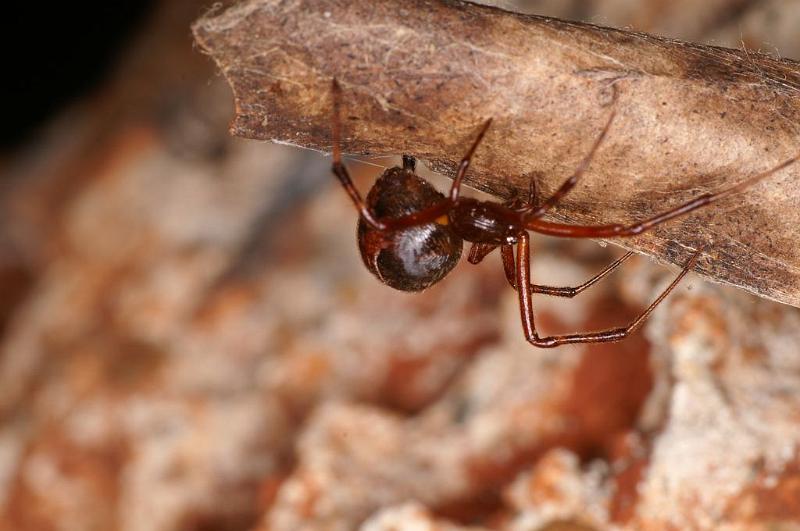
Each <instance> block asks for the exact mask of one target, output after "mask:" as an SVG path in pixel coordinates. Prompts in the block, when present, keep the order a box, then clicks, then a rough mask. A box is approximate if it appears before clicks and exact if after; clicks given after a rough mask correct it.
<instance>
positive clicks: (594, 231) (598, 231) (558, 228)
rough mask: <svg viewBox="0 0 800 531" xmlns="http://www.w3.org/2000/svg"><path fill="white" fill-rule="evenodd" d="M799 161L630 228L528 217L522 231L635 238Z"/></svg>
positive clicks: (785, 163)
mask: <svg viewBox="0 0 800 531" xmlns="http://www.w3.org/2000/svg"><path fill="white" fill-rule="evenodd" d="M798 160H800V155H798V156H796V157H794V158H791V159H789V160H786V161H784V162H782V163H780V164H778V165H777V166H775V167H774V168H771V169H769V170H767V171H765V172H762V173H759V174H757V175H754V176H752V177H750V178H748V179H745V180H744V181H742V182H740V183H738V184H735V185H733V186H730V187H728V188H725V189H723V190H721V191H719V192H716V193H713V194H703V195H701V196H698V197H696V198H694V199H692V200H691V201H688V202H686V203H684V204H682V205H680V206H677V207H675V208H673V209H671V210H667V211H666V212H662V213H661V214H658V215H656V216H653V217H651V218H649V219H646V220H644V221H640V222H638V223H634V224H632V225H623V224H621V223H615V224H611V225H566V224H562V223H550V222H547V221H543V220H541V219H530V218H529V219H527V220H526V222H525V228H526V229H528V230H532V231H535V232H539V233H541V234H547V235H550V236H559V237H561V238H612V237H615V236H635V235H637V234H641V233H643V232H645V231H647V230H650V229H652V228H653V227H655V226H656V225H660V224H662V223H664V222H666V221H669V220H671V219H674V218H677V217H679V216H683V215H686V214H688V213H689V212H692V211H694V210H697V209H698V208H701V207H704V206H706V205H709V204H711V203H714V202H715V201H719V200H720V199H723V198H725V197H728V196H729V195H732V194H735V193H738V192H741V191H743V190H745V189H746V188H748V187H750V186H752V185H754V184H756V183H757V182H759V181H761V180H762V179H766V178H767V177H769V176H771V175H773V174H774V173H777V172H778V171H780V170H782V169H784V168H786V167H788V166H791V165H792V164H794V163H795V162H797V161H798Z"/></svg>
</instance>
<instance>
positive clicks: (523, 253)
mask: <svg viewBox="0 0 800 531" xmlns="http://www.w3.org/2000/svg"><path fill="white" fill-rule="evenodd" d="M701 252H702V251H698V252H696V253H695V254H694V255H693V256H692V258H691V259H690V260H689V262H687V264H686V265H685V266H684V268H683V270H682V271H681V272H680V274H679V275H678V276H677V277H676V278H675V280H673V281H672V283H671V284H670V285H669V286H667V289H665V290H664V291H663V292H662V293H661V295H659V296H658V298H657V299H656V300H655V301H653V302H652V303H651V304H650V306H648V307H647V309H645V311H643V312H642V313H641V314H640V315H639V317H637V318H636V319H635V320H634V321H633V322H631V323H630V324H629V325H628V326H625V327H621V328H611V329H609V330H602V331H599V332H588V333H583V334H565V335H558V336H548V337H540V336H539V334H538V333H537V331H536V325H535V322H534V316H533V304H532V295H533V287H532V285H531V263H530V237H529V236H528V233H527V232H524V233H522V234H520V237H519V239H518V241H517V257H516V264H515V265H516V274H515V282H516V285H517V286H525V288H524V289H518V290H517V293H518V294H519V309H520V317H521V318H522V328H523V330H524V332H525V339H527V340H528V342H529V343H530V344H532V345H534V346H536V347H542V348H552V347H557V346H559V345H566V344H572V343H607V342H611V341H620V340H621V339H624V338H626V337H627V336H628V335H629V334H630V333H631V332H633V331H634V330H636V329H637V328H639V326H641V325H642V323H643V322H644V321H645V319H647V318H648V317H649V316H650V314H651V313H653V310H655V308H656V306H658V305H659V303H661V301H663V300H664V299H665V298H666V297H667V295H669V294H670V292H671V291H672V290H673V289H675V286H677V285H678V283H679V282H680V281H681V279H682V278H683V277H684V276H686V273H688V272H689V270H690V269H691V268H692V267H693V266H694V264H695V263H696V262H697V259H698V258H699V257H700V253H701Z"/></svg>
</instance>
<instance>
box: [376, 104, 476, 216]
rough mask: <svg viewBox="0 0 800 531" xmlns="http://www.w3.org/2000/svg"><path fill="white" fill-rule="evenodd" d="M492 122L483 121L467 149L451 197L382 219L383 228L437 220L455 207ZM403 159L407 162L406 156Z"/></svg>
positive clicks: (454, 180) (459, 166) (451, 190)
mask: <svg viewBox="0 0 800 531" xmlns="http://www.w3.org/2000/svg"><path fill="white" fill-rule="evenodd" d="M491 123H492V119H491V118H489V119H488V120H486V121H485V122H484V123H483V126H481V129H480V131H478V136H477V137H476V138H475V141H474V142H473V143H472V146H470V148H469V151H467V154H466V155H464V158H463V159H461V163H460V164H459V165H458V172H457V173H456V177H455V179H453V186H452V187H451V188H450V195H449V197H447V198H445V199H443V200H442V201H441V202H439V203H437V204H435V205H433V206H430V207H428V208H426V209H424V210H420V211H418V212H413V213H411V214H407V215H405V216H402V217H399V218H395V219H382V220H380V223H381V224H382V225H383V227H382V229H383V230H400V229H405V228H408V227H413V226H416V225H424V224H425V223H431V222H433V221H436V220H437V219H438V218H440V217H441V216H444V215H447V213H448V212H449V211H450V209H451V208H453V205H454V204H455V202H456V201H458V195H459V192H460V191H461V182H462V181H463V180H464V175H465V174H466V173H467V168H469V164H470V161H471V160H472V155H473V154H474V153H475V150H476V149H478V144H480V142H481V140H483V136H484V135H485V134H486V130H487V129H489V126H490V125H491ZM403 160H404V164H405V158H404V159H403Z"/></svg>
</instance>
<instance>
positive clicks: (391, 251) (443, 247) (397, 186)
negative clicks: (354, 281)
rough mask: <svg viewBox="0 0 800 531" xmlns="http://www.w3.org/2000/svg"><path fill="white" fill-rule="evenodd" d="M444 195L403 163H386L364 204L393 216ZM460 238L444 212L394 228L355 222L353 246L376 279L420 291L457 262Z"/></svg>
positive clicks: (377, 212) (377, 213) (383, 215)
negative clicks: (429, 219) (392, 165)
mask: <svg viewBox="0 0 800 531" xmlns="http://www.w3.org/2000/svg"><path fill="white" fill-rule="evenodd" d="M443 199H444V196H443V195H442V194H441V193H439V192H438V191H436V189H435V188H433V187H432V186H431V185H430V184H429V183H428V182H426V181H425V180H424V179H422V178H420V177H418V176H417V175H415V174H414V173H413V172H411V171H408V170H405V169H403V168H391V169H388V170H386V172H385V173H384V174H383V175H381V177H380V178H379V179H378V180H377V181H375V184H374V185H373V186H372V189H371V190H370V192H369V194H368V195H367V205H368V206H369V208H370V211H371V212H373V214H374V215H375V216H376V217H378V218H379V219H380V218H398V217H401V216H404V215H407V214H410V213H412V212H418V211H420V210H423V209H425V208H427V207H430V206H433V205H435V204H437V203H440V202H441V201H442V200H443ZM462 246H463V243H462V240H461V238H460V237H459V236H458V235H457V234H456V233H455V231H453V229H452V227H450V225H449V220H448V218H447V217H446V216H443V217H442V219H440V220H437V221H434V222H430V223H425V224H422V225H417V226H413V227H408V228H405V229H399V230H394V231H380V230H376V229H374V228H372V227H371V226H370V225H369V224H368V223H366V222H365V221H364V220H363V219H360V220H359V222H358V247H359V250H360V251H361V258H362V259H363V260H364V264H365V265H366V266H367V269H369V270H370V271H371V272H372V273H373V274H374V275H375V276H376V277H378V279H379V280H380V281H381V282H383V283H384V284H387V285H388V286H391V287H393V288H395V289H399V290H402V291H421V290H423V289H425V288H427V287H428V286H430V285H432V284H435V283H436V282H438V281H439V280H441V279H442V278H443V277H444V276H445V275H447V273H449V272H450V270H451V269H453V267H454V266H455V265H456V263H458V260H459V258H460V257H461V249H462Z"/></svg>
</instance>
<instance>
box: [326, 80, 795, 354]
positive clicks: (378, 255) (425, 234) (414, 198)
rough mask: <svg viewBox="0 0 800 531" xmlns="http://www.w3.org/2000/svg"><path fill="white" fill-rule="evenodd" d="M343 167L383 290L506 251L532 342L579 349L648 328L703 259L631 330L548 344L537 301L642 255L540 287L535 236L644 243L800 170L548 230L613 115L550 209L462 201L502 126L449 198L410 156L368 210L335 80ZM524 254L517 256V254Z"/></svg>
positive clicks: (381, 182)
mask: <svg viewBox="0 0 800 531" xmlns="http://www.w3.org/2000/svg"><path fill="white" fill-rule="evenodd" d="M332 98H333V131H332V133H333V165H332V170H333V173H334V175H335V176H336V177H337V178H338V179H339V181H340V182H341V184H342V186H343V187H344V189H345V190H346V192H347V194H348V195H349V196H350V199H351V200H352V201H353V204H354V205H355V207H356V209H357V210H358V212H359V221H358V232H357V237H358V245H359V249H360V251H361V257H362V259H363V261H364V264H365V265H366V267H367V269H369V271H370V272H372V273H373V274H374V275H375V276H376V277H377V278H378V279H379V280H380V281H381V282H383V283H384V284H387V285H389V286H391V287H392V288H395V289H398V290H402V291H421V290H423V289H425V288H427V287H429V286H431V285H432V284H435V283H436V282H438V281H440V280H441V279H442V278H444V277H445V276H446V275H447V273H449V272H450V270H451V269H452V268H453V267H454V266H455V265H456V263H457V262H458V260H459V259H460V257H461V252H462V246H463V242H464V241H467V242H470V243H472V246H471V248H470V251H469V257H468V261H469V262H470V263H471V264H477V263H479V262H480V261H481V260H483V258H485V257H486V256H487V255H488V254H489V253H490V252H492V251H493V250H494V249H496V248H497V247H500V254H501V258H502V262H503V269H504V270H505V276H506V278H507V280H508V282H509V284H511V287H512V288H514V289H515V290H516V291H517V292H518V297H519V309H520V317H521V319H522V328H523V331H524V333H525V338H526V339H527V340H528V342H529V343H530V344H532V345H533V346H536V347H542V348H551V347H557V346H559V345H565V344H572V343H601V342H610V341H619V340H622V339H624V338H625V337H627V336H628V335H629V334H631V332H633V331H634V330H636V329H637V328H639V327H640V326H641V325H642V323H643V322H644V321H645V319H647V317H648V316H649V315H650V314H651V313H652V312H653V310H654V309H655V308H656V306H658V304H659V303H660V302H661V301H663V300H664V299H665V298H666V297H667V295H669V293H670V292H671V291H672V290H673V289H674V288H675V286H677V285H678V283H679V282H680V281H681V279H682V278H683V277H684V276H685V275H686V274H687V273H688V272H689V271H690V270H691V268H692V267H693V266H694V265H695V263H696V262H697V259H698V258H699V256H700V254H701V253H702V249H700V250H699V251H696V252H695V253H694V254H693V255H692V257H691V258H690V259H689V260H688V261H687V263H686V264H685V265H684V267H683V269H682V270H681V272H680V274H678V276H677V277H676V278H675V279H674V280H673V281H672V283H670V285H669V286H667V288H666V289H665V290H664V291H663V292H662V293H661V294H660V295H659V296H658V297H657V298H656V299H655V300H654V301H653V302H652V303H651V304H650V306H648V307H647V308H646V309H645V310H644V311H643V312H642V313H641V314H640V315H639V316H638V317H637V318H636V319H634V320H633V322H631V323H630V324H628V325H627V326H624V327H620V328H612V329H608V330H602V331H598V332H587V333H576V334H565V335H555V336H546V337H542V336H540V335H539V333H538V332H537V331H536V325H535V321H534V314H533V305H532V303H531V298H532V295H533V294H534V293H542V294H545V295H552V296H555V297H569V298H571V297H574V296H575V295H577V294H578V293H580V292H582V291H583V290H585V289H586V288H588V287H590V286H592V285H594V284H595V283H597V282H598V281H599V280H601V279H602V278H603V277H605V276H606V275H608V274H609V273H611V272H612V271H613V270H614V269H616V268H617V267H619V266H620V265H621V264H622V263H623V262H624V261H625V260H627V259H628V258H630V256H631V255H632V254H633V253H632V252H629V253H627V254H625V255H624V256H622V257H621V258H619V259H618V260H616V261H615V262H613V263H612V264H611V265H609V266H608V267H606V268H605V269H603V270H602V271H601V272H600V273H598V274H597V275H595V276H594V277H592V278H591V279H589V280H587V281H586V282H584V283H583V284H581V285H579V286H576V287H554V286H542V285H539V284H533V283H531V265H530V247H529V239H530V237H529V235H528V231H533V232H538V233H541V234H546V235H550V236H558V237H563V238H609V237H624V236H634V235H637V234H641V233H643V232H645V231H648V230H650V229H652V228H653V227H656V226H657V225H660V224H662V223H664V222H667V221H669V220H671V219H674V218H677V217H679V216H683V215H686V214H688V213H690V212H693V211H695V210H697V209H699V208H701V207H704V206H706V205H709V204H711V203H713V202H715V201H719V200H720V199H723V198H725V197H728V196H730V195H732V194H735V193H738V192H741V191H743V190H744V189H746V188H748V187H749V186H752V185H753V184H755V183H757V182H759V181H761V180H762V179H765V178H766V177H769V176H770V175H773V174H774V173H776V172H778V171H780V170H782V169H784V168H786V167H788V166H789V165H791V164H793V163H795V162H796V161H797V160H798V159H800V156H796V157H794V158H792V159H789V160H786V161H784V162H782V163H781V164H778V165H777V166H775V167H773V168H771V169H769V170H767V171H765V172H762V173H759V174H757V175H754V176H752V177H750V178H748V179H745V180H744V181H742V182H740V183H738V184H736V185H733V186H730V187H728V188H725V189H723V190H721V191H719V192H716V193H707V194H703V195H700V196H698V197H696V198H695V199H692V200H691V201H688V202H687V203H684V204H682V205H680V206H678V207H675V208H673V209H671V210H667V211H666V212H663V213H661V214H658V215H656V216H653V217H651V218H649V219H646V220H644V221H640V222H637V223H633V224H630V225H625V224H620V223H614V224H609V225H590V226H585V225H568V224H563V223H553V222H549V221H545V220H543V219H542V216H543V215H544V214H545V213H547V212H548V211H549V210H550V209H551V208H552V207H553V206H554V205H556V204H557V203H558V201H560V200H561V199H562V198H563V197H564V196H565V195H566V194H567V193H568V192H569V191H570V190H572V188H573V187H574V186H575V185H576V184H577V183H578V181H579V180H580V178H581V176H582V175H583V174H584V172H585V171H586V169H587V167H588V166H589V163H590V162H591V160H592V158H593V157H594V155H595V153H596V152H597V150H598V149H599V148H600V145H601V144H602V143H603V140H604V139H605V137H606V135H607V134H608V131H609V129H610V128H611V124H612V123H613V121H614V116H615V114H616V110H615V109H613V110H612V111H611V113H610V115H609V117H608V120H607V121H606V123H605V126H604V127H603V129H602V131H601V132H600V134H599V135H598V137H597V139H596V140H595V142H594V144H593V145H592V147H591V149H590V150H589V152H588V154H587V155H586V156H585V157H584V158H583V160H582V161H581V162H580V164H579V165H578V167H577V169H576V170H575V171H574V173H573V174H572V175H571V176H570V177H569V178H568V179H566V180H565V181H564V182H563V183H562V184H561V186H560V187H559V188H558V189H557V190H556V191H555V193H553V195H552V196H551V197H550V198H548V199H547V200H545V201H544V202H543V203H542V204H540V205H538V206H536V205H535V202H534V195H535V183H534V181H533V180H531V186H530V193H529V197H528V198H527V200H522V199H519V198H514V199H511V200H510V201H507V202H505V203H498V202H494V201H479V200H477V199H472V198H468V197H461V193H460V192H461V183H462V181H463V179H464V175H465V174H466V172H467V169H468V168H469V165H470V161H471V159H472V156H473V154H474V153H475V150H476V149H477V147H478V144H480V142H481V140H482V139H483V137H484V135H485V134H486V131H487V129H488V128H489V126H490V125H491V123H492V120H491V118H490V119H488V120H486V122H484V123H483V125H482V126H481V128H480V130H479V132H478V135H477V137H476V138H475V140H474V141H473V143H472V145H471V147H470V148H469V150H468V151H467V153H466V155H464V158H463V159H461V163H460V164H459V166H458V171H457V173H456V176H455V179H454V180H453V184H452V186H451V188H450V193H449V194H448V195H447V196H445V195H444V194H442V193H440V192H438V191H437V190H435V189H434V188H433V186H431V185H430V184H429V183H428V182H427V181H425V180H424V179H422V178H421V177H419V176H418V175H417V174H416V173H415V170H416V160H415V159H414V158H413V157H411V156H409V155H403V165H402V167H400V166H397V167H394V168H389V169H387V170H386V171H385V172H384V173H383V175H381V176H380V177H379V178H378V179H377V180H376V181H375V184H374V185H373V186H372V189H371V190H370V191H369V194H368V195H367V198H366V201H365V200H364V199H363V198H362V197H361V195H360V194H359V192H358V190H356V188H355V186H354V185H353V182H352V180H351V179H350V176H349V174H348V172H347V168H346V167H345V166H344V164H343V163H342V153H341V146H340V139H341V118H340V107H341V88H340V86H339V84H338V82H337V81H336V80H335V79H334V80H333V83H332ZM514 246H516V256H515V253H514Z"/></svg>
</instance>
